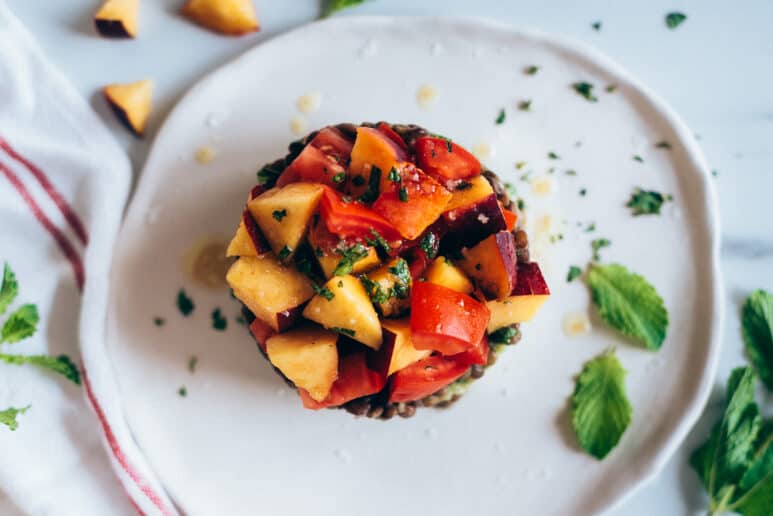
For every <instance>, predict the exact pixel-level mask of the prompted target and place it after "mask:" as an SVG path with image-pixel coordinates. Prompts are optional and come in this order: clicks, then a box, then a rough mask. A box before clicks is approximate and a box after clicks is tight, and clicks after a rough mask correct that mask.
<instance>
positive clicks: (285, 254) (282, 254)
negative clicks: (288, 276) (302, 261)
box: [277, 246, 293, 261]
mask: <svg viewBox="0 0 773 516" xmlns="http://www.w3.org/2000/svg"><path fill="white" fill-rule="evenodd" d="M292 252H293V251H292V249H290V248H289V247H287V246H284V247H283V248H282V249H281V250H280V251H279V254H278V255H277V258H279V260H281V261H285V260H286V259H287V257H288V256H290V254H292Z"/></svg>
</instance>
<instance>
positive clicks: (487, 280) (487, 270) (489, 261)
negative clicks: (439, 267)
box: [459, 231, 518, 299]
mask: <svg viewBox="0 0 773 516" xmlns="http://www.w3.org/2000/svg"><path fill="white" fill-rule="evenodd" d="M462 256H463V257H464V258H463V259H462V260H460V262H459V265H460V266H461V268H462V269H463V270H464V272H466V273H467V275H468V276H470V277H471V278H473V279H474V280H475V283H476V284H477V285H478V287H480V289H481V290H483V292H484V293H485V294H486V295H487V296H488V297H489V298H494V299H504V298H506V297H508V296H509V295H510V293H511V292H512V291H513V288H514V287H515V284H516V280H517V278H518V259H517V257H516V254H515V238H514V237H513V234H512V233H510V232H508V231H500V232H498V233H494V234H493V235H491V236H489V237H488V238H486V239H485V240H483V241H482V242H480V243H479V244H478V245H476V246H475V247H472V248H470V249H463V250H462Z"/></svg>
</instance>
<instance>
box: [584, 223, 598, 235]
mask: <svg viewBox="0 0 773 516" xmlns="http://www.w3.org/2000/svg"><path fill="white" fill-rule="evenodd" d="M594 231H596V223H595V222H591V223H590V224H588V226H587V227H586V228H585V232H586V233H593V232H594Z"/></svg>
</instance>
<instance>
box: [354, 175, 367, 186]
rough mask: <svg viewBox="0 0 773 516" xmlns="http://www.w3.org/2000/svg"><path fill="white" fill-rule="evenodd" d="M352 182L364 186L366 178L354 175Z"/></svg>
mask: <svg viewBox="0 0 773 516" xmlns="http://www.w3.org/2000/svg"><path fill="white" fill-rule="evenodd" d="M352 184H353V185H354V186H362V185H364V184H365V178H364V177H362V176H354V177H353V178H352Z"/></svg>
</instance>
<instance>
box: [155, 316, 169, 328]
mask: <svg viewBox="0 0 773 516" xmlns="http://www.w3.org/2000/svg"><path fill="white" fill-rule="evenodd" d="M153 324H155V325H156V326H163V325H165V324H166V319H164V318H163V317H154V318H153Z"/></svg>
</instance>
